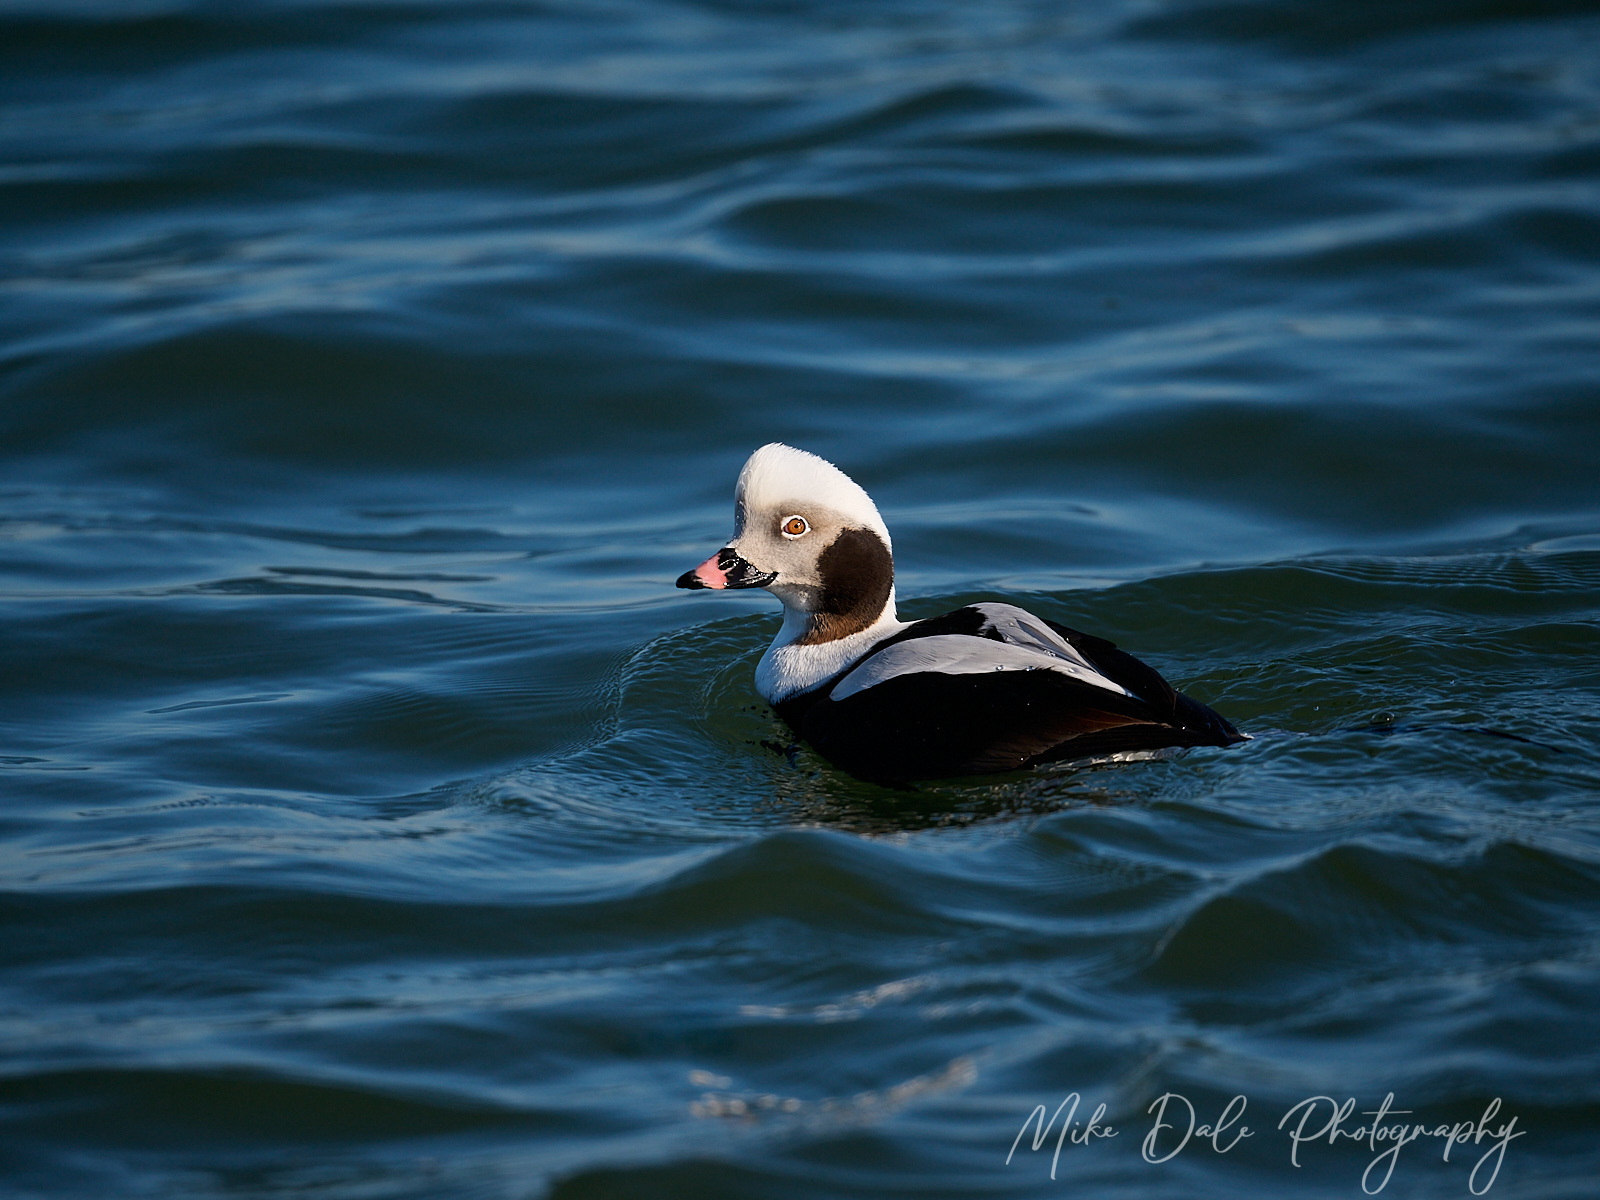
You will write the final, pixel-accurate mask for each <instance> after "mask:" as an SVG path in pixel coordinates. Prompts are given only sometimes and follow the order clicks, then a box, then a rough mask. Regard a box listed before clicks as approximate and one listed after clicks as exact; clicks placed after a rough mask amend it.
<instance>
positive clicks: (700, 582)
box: [678, 546, 778, 589]
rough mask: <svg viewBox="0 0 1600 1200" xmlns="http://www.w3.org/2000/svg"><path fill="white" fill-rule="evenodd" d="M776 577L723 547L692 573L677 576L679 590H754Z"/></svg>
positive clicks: (731, 548)
mask: <svg viewBox="0 0 1600 1200" xmlns="http://www.w3.org/2000/svg"><path fill="white" fill-rule="evenodd" d="M777 577H778V574H777V572H776V571H758V570H756V569H755V568H754V567H752V566H751V565H750V564H749V563H747V562H745V560H744V559H742V558H740V557H739V556H738V555H737V554H735V553H734V551H733V547H731V546H724V547H723V548H722V549H721V550H718V551H717V552H716V553H715V554H713V555H712V556H711V557H710V558H708V559H706V560H705V562H703V563H701V564H700V565H699V566H698V567H696V568H695V569H694V570H692V571H685V572H684V573H683V574H682V575H679V576H678V586H679V587H681V588H719V589H720V588H756V587H766V586H767V584H769V583H771V582H772V581H773V580H774V579H776V578H777Z"/></svg>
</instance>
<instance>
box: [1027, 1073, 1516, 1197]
mask: <svg viewBox="0 0 1600 1200" xmlns="http://www.w3.org/2000/svg"><path fill="white" fill-rule="evenodd" d="M1079 1101H1080V1098H1079V1096H1078V1093H1077V1092H1069V1093H1068V1094H1067V1098H1066V1099H1065V1100H1063V1101H1062V1102H1061V1103H1060V1104H1058V1105H1057V1106H1056V1110H1055V1112H1054V1113H1050V1114H1049V1116H1048V1117H1046V1108H1045V1106H1044V1105H1043V1104H1041V1105H1038V1106H1037V1107H1036V1108H1035V1109H1034V1110H1033V1111H1032V1112H1031V1113H1029V1114H1028V1119H1027V1120H1025V1121H1024V1122H1023V1123H1022V1128H1021V1129H1019V1130H1017V1136H1016V1138H1015V1139H1014V1140H1013V1141H1012V1143H1011V1153H1009V1154H1007V1155H1006V1165H1007V1166H1009V1165H1010V1164H1011V1160H1012V1158H1013V1157H1014V1156H1015V1155H1016V1154H1017V1151H1018V1148H1019V1147H1020V1148H1021V1149H1022V1150H1023V1152H1024V1154H1026V1153H1027V1152H1028V1151H1029V1150H1039V1149H1051V1142H1052V1141H1053V1142H1054V1143H1055V1144H1054V1147H1053V1150H1052V1153H1051V1156H1050V1178H1051V1179H1054V1178H1055V1177H1056V1165H1057V1163H1059V1162H1060V1160H1061V1151H1062V1150H1063V1149H1065V1148H1067V1147H1070V1146H1087V1145H1090V1144H1091V1143H1093V1142H1098V1141H1102V1140H1108V1139H1110V1138H1115V1137H1119V1136H1120V1135H1121V1133H1122V1130H1120V1129H1117V1128H1115V1127H1114V1126H1111V1125H1107V1124H1105V1123H1104V1122H1105V1115H1106V1106H1105V1105H1104V1104H1101V1105H1099V1106H1097V1107H1096V1108H1095V1110H1094V1113H1093V1115H1092V1116H1090V1117H1088V1118H1087V1119H1084V1118H1081V1117H1079V1115H1078V1108H1079ZM1249 1106H1250V1102H1249V1100H1247V1099H1246V1098H1245V1097H1244V1096H1235V1097H1234V1098H1233V1099H1232V1100H1230V1101H1228V1103H1227V1104H1226V1105H1225V1106H1224V1107H1223V1109H1222V1112H1221V1114H1220V1115H1219V1116H1218V1117H1217V1118H1216V1119H1215V1120H1211V1121H1207V1120H1204V1119H1202V1118H1201V1117H1200V1116H1199V1115H1198V1114H1197V1113H1196V1111H1195V1106H1194V1105H1193V1104H1191V1103H1190V1102H1189V1101H1188V1100H1187V1099H1186V1098H1185V1097H1183V1096H1180V1095H1178V1094H1177V1093H1176V1092H1166V1093H1164V1094H1163V1095H1161V1096H1158V1097H1157V1098H1156V1099H1155V1100H1154V1101H1152V1102H1151V1104H1150V1107H1149V1108H1148V1109H1146V1110H1145V1113H1146V1115H1147V1116H1148V1117H1150V1124H1149V1126H1148V1128H1147V1129H1146V1130H1145V1134H1144V1139H1143V1141H1141V1142H1140V1143H1139V1155H1140V1157H1141V1158H1143V1159H1144V1161H1145V1162H1147V1163H1164V1162H1169V1161H1171V1160H1172V1159H1174V1158H1176V1157H1177V1156H1178V1155H1180V1154H1183V1153H1185V1152H1189V1153H1194V1152H1196V1151H1199V1152H1202V1153H1209V1154H1227V1153H1229V1152H1230V1151H1232V1150H1233V1149H1234V1148H1235V1147H1237V1146H1239V1144H1240V1143H1241V1142H1244V1141H1245V1140H1246V1139H1247V1138H1253V1137H1255V1136H1256V1135H1257V1133H1258V1132H1260V1131H1259V1130H1257V1129H1256V1128H1255V1127H1254V1126H1252V1125H1249V1124H1247V1123H1246V1122H1245V1112H1246V1109H1248V1108H1249ZM1411 1115H1412V1113H1411V1110H1410V1109H1406V1108H1396V1107H1395V1106H1394V1093H1393V1092H1390V1093H1389V1094H1388V1095H1387V1096H1385V1097H1384V1098H1383V1103H1381V1104H1379V1105H1378V1107H1376V1108H1369V1109H1362V1110H1361V1111H1360V1112H1357V1111H1356V1101H1355V1097H1353V1096H1352V1097H1349V1098H1348V1099H1346V1100H1344V1101H1339V1100H1335V1099H1334V1098H1333V1097H1332V1096H1307V1097H1306V1098H1305V1099H1304V1100H1302V1101H1300V1102H1299V1103H1298V1104H1295V1105H1292V1106H1291V1107H1290V1108H1289V1110H1288V1111H1287V1112H1285V1113H1284V1114H1283V1116H1282V1117H1280V1118H1279V1119H1278V1122H1277V1126H1276V1129H1271V1128H1269V1129H1268V1130H1267V1134H1268V1136H1269V1139H1270V1138H1279V1139H1281V1141H1282V1142H1283V1143H1284V1144H1285V1146H1286V1148H1287V1151H1288V1154H1289V1162H1290V1163H1291V1164H1292V1165H1293V1166H1296V1167H1301V1166H1304V1165H1306V1163H1308V1162H1310V1161H1311V1160H1312V1158H1313V1157H1314V1156H1315V1155H1317V1153H1318V1152H1319V1150H1323V1149H1325V1148H1326V1147H1330V1146H1331V1147H1338V1146H1340V1145H1341V1144H1348V1145H1349V1146H1359V1147H1360V1148H1362V1149H1363V1150H1364V1151H1366V1153H1367V1154H1368V1155H1369V1156H1370V1157H1369V1159H1368V1161H1367V1164H1366V1170H1364V1171H1363V1172H1362V1173H1361V1190H1362V1191H1363V1192H1366V1193H1367V1194H1368V1195H1376V1194H1377V1193H1379V1192H1381V1191H1383V1189H1384V1188H1385V1187H1386V1186H1387V1185H1388V1183H1389V1180H1390V1179H1391V1178H1393V1176H1394V1169H1395V1164H1396V1163H1398V1162H1399V1161H1400V1153H1401V1151H1402V1150H1404V1149H1405V1148H1406V1147H1407V1146H1409V1145H1410V1144H1411V1143H1412V1142H1419V1141H1422V1140H1423V1139H1431V1140H1432V1145H1433V1146H1434V1147H1435V1148H1438V1147H1440V1146H1441V1144H1442V1147H1443V1153H1442V1157H1443V1160H1444V1161H1445V1162H1447V1163H1448V1162H1450V1161H1451V1157H1450V1154H1451V1151H1452V1150H1457V1149H1458V1148H1462V1147H1464V1148H1465V1149H1460V1150H1459V1153H1458V1154H1457V1156H1456V1159H1455V1161H1456V1162H1458V1163H1465V1162H1467V1161H1469V1160H1471V1161H1472V1169H1471V1171H1470V1173H1469V1174H1468V1175H1467V1190H1468V1191H1470V1192H1471V1193H1472V1194H1473V1195H1474V1196H1481V1195H1483V1194H1484V1193H1485V1192H1487V1191H1488V1190H1489V1189H1490V1188H1491V1187H1493V1186H1494V1181H1495V1178H1496V1177H1497V1176H1498V1175H1499V1174H1500V1164H1501V1163H1502V1162H1504V1161H1505V1156H1506V1147H1507V1146H1509V1145H1510V1144H1511V1143H1512V1142H1513V1141H1515V1140H1516V1139H1517V1138H1519V1137H1522V1136H1523V1134H1524V1133H1526V1132H1527V1131H1526V1130H1522V1129H1518V1128H1517V1127H1516V1126H1517V1118H1516V1117H1514V1116H1512V1117H1505V1118H1502V1117H1501V1115H1500V1098H1499V1097H1498V1096H1496V1097H1495V1098H1494V1099H1493V1100H1491V1101H1490V1102H1489V1104H1488V1105H1487V1106H1486V1107H1485V1108H1484V1110H1483V1115H1482V1116H1481V1117H1479V1118H1478V1119H1477V1120H1475V1121H1456V1122H1453V1123H1452V1122H1429V1121H1411V1120H1405V1119H1402V1118H1406V1117H1409V1116H1411ZM1057 1122H1060V1124H1059V1127H1058V1125H1057ZM1030 1129H1031V1130H1032V1138H1031V1141H1029V1142H1024V1140H1023V1139H1024V1137H1025V1136H1026V1135H1027V1134H1028V1133H1029V1131H1030Z"/></svg>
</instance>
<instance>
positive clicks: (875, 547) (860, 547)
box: [800, 529, 894, 645]
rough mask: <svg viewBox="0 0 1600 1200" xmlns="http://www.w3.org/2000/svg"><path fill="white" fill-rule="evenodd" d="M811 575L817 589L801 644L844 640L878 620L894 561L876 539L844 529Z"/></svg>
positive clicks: (863, 531)
mask: <svg viewBox="0 0 1600 1200" xmlns="http://www.w3.org/2000/svg"><path fill="white" fill-rule="evenodd" d="M817 575H818V577H819V578H820V579H821V580H822V587H821V589H820V594H819V596H818V603H817V607H816V608H815V610H813V612H812V614H811V627H810V628H809V629H808V630H807V631H806V635H805V636H804V637H803V638H801V639H800V644H801V645H816V644H818V643H820V642H832V641H837V640H838V639H839V638H842V637H849V636H850V635H851V634H852V633H860V632H861V631H862V630H863V629H866V628H867V627H868V626H870V625H871V624H872V623H873V622H874V621H876V620H877V619H878V618H879V617H880V616H882V615H883V609H884V606H885V605H886V604H888V602H889V593H890V591H891V590H893V588H894V558H893V556H892V555H890V553H889V547H887V546H885V545H884V544H883V541H882V539H881V538H879V537H878V535H877V534H875V533H873V532H872V531H870V530H867V529H846V530H845V531H844V532H843V533H841V534H840V535H839V536H838V537H836V538H835V539H834V540H833V543H832V544H831V545H830V546H829V547H828V548H827V549H826V550H824V551H823V552H822V556H821V557H820V558H818V559H817Z"/></svg>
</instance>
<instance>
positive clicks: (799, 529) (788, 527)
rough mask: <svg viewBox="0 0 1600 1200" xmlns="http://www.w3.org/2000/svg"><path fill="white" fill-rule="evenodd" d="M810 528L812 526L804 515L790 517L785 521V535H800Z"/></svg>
mask: <svg viewBox="0 0 1600 1200" xmlns="http://www.w3.org/2000/svg"><path fill="white" fill-rule="evenodd" d="M810 528H811V526H809V525H807V524H806V519H805V518H804V517H790V518H789V519H788V520H787V521H785V522H784V523H783V535H784V536H785V537H799V536H800V535H801V534H802V533H805V532H806V531H807V530H809V529H810Z"/></svg>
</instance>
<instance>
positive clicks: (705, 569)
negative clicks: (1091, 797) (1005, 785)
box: [677, 442, 1249, 786]
mask: <svg viewBox="0 0 1600 1200" xmlns="http://www.w3.org/2000/svg"><path fill="white" fill-rule="evenodd" d="M733 524H734V532H733V537H732V538H730V539H729V540H728V541H727V543H726V544H725V545H723V546H722V547H721V548H720V549H719V550H718V551H717V552H716V553H715V554H713V555H711V557H709V558H707V559H706V560H705V561H704V562H703V563H701V564H700V565H699V566H697V567H695V568H694V569H692V570H689V571H685V572H684V573H683V574H682V575H681V576H680V577H679V578H678V581H677V586H678V587H680V588H686V589H690V590H700V589H709V590H718V591H721V590H728V591H731V590H736V589H745V588H764V589H766V590H767V591H768V592H770V593H772V595H774V596H776V597H777V598H778V600H779V601H780V602H781V603H782V604H783V623H782V625H781V626H780V627H779V629H778V632H777V635H776V636H775V637H774V638H773V640H772V644H771V645H770V646H769V647H767V650H766V653H765V654H763V655H762V656H761V661H760V662H759V663H758V664H757V666H756V673H755V683H756V690H757V691H759V692H760V693H761V695H762V696H763V697H764V698H765V699H766V701H767V702H768V703H769V704H771V705H772V706H773V708H774V709H775V710H776V712H777V714H778V716H779V717H780V718H781V719H782V720H783V721H784V722H785V723H786V724H787V725H788V726H789V727H790V728H791V729H792V730H793V731H794V732H795V733H796V734H797V735H798V736H799V737H800V738H801V739H802V740H804V741H805V742H807V743H808V744H809V745H810V746H811V747H812V748H813V749H815V750H816V751H817V753H819V754H820V755H822V757H823V758H825V759H827V760H828V761H829V762H831V763H832V764H834V765H835V766H836V767H839V768H841V769H842V770H844V771H846V772H848V773H849V774H851V775H855V776H857V777H858V778H861V779H865V780H869V781H874V782H879V783H886V784H890V785H899V786H907V785H910V784H912V783H914V782H916V781H922V780H932V779H944V778H954V777H959V776H969V775H987V774H993V773H997V772H1005V771H1019V770H1024V769H1028V768H1032V767H1037V766H1040V765H1042V764H1045V763H1052V762H1060V761H1065V760H1070V759H1081V758H1098V757H1106V756H1114V755H1123V754H1127V753H1129V752H1135V751H1155V750H1162V749H1166V748H1169V747H1192V746H1232V745H1235V744H1237V743H1239V742H1243V741H1247V740H1249V739H1248V735H1246V734H1242V733H1240V732H1239V731H1238V730H1237V729H1236V728H1234V726H1233V725H1232V724H1231V723H1229V722H1228V721H1227V720H1226V719H1224V718H1223V717H1222V716H1220V715H1219V714H1217V713H1216V712H1214V711H1212V710H1211V709H1210V708H1208V707H1207V706H1206V705H1204V704H1202V703H1200V702H1199V701H1198V700H1195V699H1193V698H1192V697H1189V696H1186V695H1184V694H1183V693H1182V692H1180V691H1178V690H1176V689H1175V688H1174V687H1173V686H1172V685H1171V684H1170V683H1168V682H1167V681H1166V680H1165V679H1164V678H1162V677H1161V675H1160V674H1159V673H1158V672H1157V671H1156V670H1155V669H1154V668H1153V667H1150V666H1148V665H1146V664H1145V663H1143V662H1141V661H1140V660H1138V659H1137V658H1134V657H1133V656H1132V655H1130V654H1128V653H1126V652H1125V651H1123V650H1119V649H1118V648H1117V647H1116V645H1115V644H1114V643H1112V642H1110V641H1107V640H1106V639H1104V638H1100V637H1095V636H1093V635H1091V634H1086V633H1081V632H1079V631H1078V630H1075V629H1069V628H1067V627H1066V626H1064V625H1059V624H1057V623H1056V622H1054V621H1050V620H1046V619H1045V618H1043V617H1040V616H1037V615H1035V614H1034V613H1031V612H1029V611H1027V610H1026V609H1024V608H1021V607H1019V606H1017V605H1014V604H1006V603H1000V602H986V603H980V604H969V605H966V606H965V607H962V608H958V609H955V610H954V611H953V612H948V613H945V614H944V615H942V616H937V617H929V618H926V619H924V620H920V621H902V620H900V619H899V617H898V615H897V612H896V607H895V589H894V550H893V543H892V542H891V540H890V538H889V529H888V527H887V526H886V525H885V524H884V521H883V518H882V516H881V515H879V513H878V508H877V505H875V504H874V503H873V502H872V498H871V497H870V496H868V495H867V493H866V491H865V490H863V489H862V487H861V486H860V485H859V484H857V483H856V482H855V481H854V480H853V479H851V478H850V477H849V476H848V475H846V474H845V473H844V472H843V471H841V470H840V469H839V468H838V467H836V466H834V465H833V464H832V463H831V462H829V461H827V460H826V459H824V458H821V457H819V456H817V455H815V454H811V453H809V452H808V451H805V450H798V449H796V448H794V447H793V446H787V445H784V444H782V443H780V442H773V443H770V444H768V445H765V446H762V447H761V448H760V449H758V450H757V451H756V452H755V453H754V454H752V455H750V457H749V459H748V460H747V461H746V462H745V464H744V468H743V470H741V471H740V472H739V478H738V482H737V484H736V485H735V487H734V500H733Z"/></svg>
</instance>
